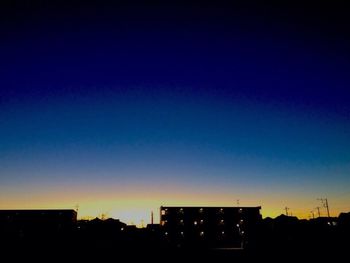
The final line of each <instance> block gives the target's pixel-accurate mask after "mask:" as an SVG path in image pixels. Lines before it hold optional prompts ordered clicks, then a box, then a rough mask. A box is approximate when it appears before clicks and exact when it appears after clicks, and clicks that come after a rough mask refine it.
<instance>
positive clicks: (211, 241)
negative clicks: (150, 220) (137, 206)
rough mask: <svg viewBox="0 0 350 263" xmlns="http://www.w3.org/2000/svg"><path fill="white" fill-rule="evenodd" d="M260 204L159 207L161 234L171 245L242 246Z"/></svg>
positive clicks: (249, 238)
mask: <svg viewBox="0 0 350 263" xmlns="http://www.w3.org/2000/svg"><path fill="white" fill-rule="evenodd" d="M260 209H261V207H260V206H258V207H169V206H161V207H160V226H161V233H162V237H163V239H164V240H165V241H167V242H168V243H170V244H172V245H174V246H184V247H186V246H190V247H193V246H199V247H212V248H241V249H242V248H245V247H247V245H248V244H249V243H250V242H253V241H254V239H255V237H256V235H257V233H258V227H259V224H260V222H261V220H262V217H261V214H260Z"/></svg>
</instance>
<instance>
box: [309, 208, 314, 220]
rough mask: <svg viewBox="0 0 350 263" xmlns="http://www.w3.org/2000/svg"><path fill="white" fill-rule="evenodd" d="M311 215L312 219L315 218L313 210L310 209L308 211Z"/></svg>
mask: <svg viewBox="0 0 350 263" xmlns="http://www.w3.org/2000/svg"><path fill="white" fill-rule="evenodd" d="M310 213H311V215H312V219H315V213H314V210H311V211H310Z"/></svg>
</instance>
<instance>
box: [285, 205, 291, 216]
mask: <svg viewBox="0 0 350 263" xmlns="http://www.w3.org/2000/svg"><path fill="white" fill-rule="evenodd" d="M284 209H285V210H286V216H288V210H289V209H290V208H289V207H285V208H284Z"/></svg>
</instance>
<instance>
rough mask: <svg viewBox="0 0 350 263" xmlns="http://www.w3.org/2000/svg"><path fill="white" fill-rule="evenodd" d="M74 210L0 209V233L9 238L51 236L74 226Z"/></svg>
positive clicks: (75, 219)
mask: <svg viewBox="0 0 350 263" xmlns="http://www.w3.org/2000/svg"><path fill="white" fill-rule="evenodd" d="M76 222H77V212H76V211H74V210H0V233H1V235H3V236H4V235H5V236H7V237H10V238H15V239H16V238H33V237H35V238H38V237H43V236H46V237H52V236H57V235H58V234H66V233H70V232H71V231H73V230H74V229H75V227H76Z"/></svg>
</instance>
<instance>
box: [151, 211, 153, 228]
mask: <svg viewBox="0 0 350 263" xmlns="http://www.w3.org/2000/svg"><path fill="white" fill-rule="evenodd" d="M151 225H153V211H151Z"/></svg>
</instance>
